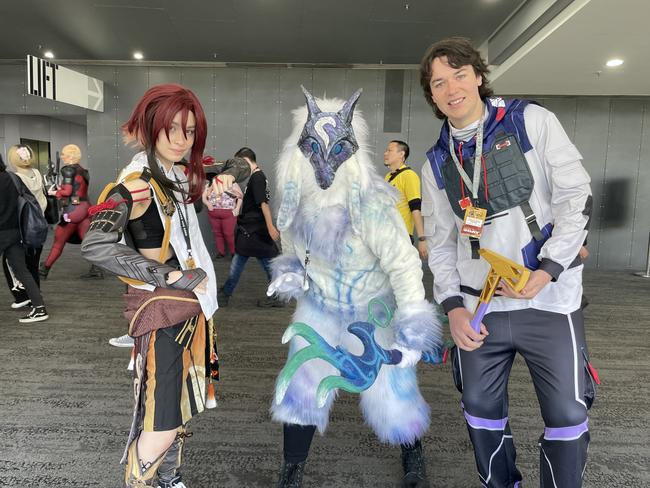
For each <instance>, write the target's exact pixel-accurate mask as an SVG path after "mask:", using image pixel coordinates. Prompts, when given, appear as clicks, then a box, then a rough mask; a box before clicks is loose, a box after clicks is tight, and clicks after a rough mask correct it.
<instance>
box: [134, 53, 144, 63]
mask: <svg viewBox="0 0 650 488" xmlns="http://www.w3.org/2000/svg"><path fill="white" fill-rule="evenodd" d="M133 58H134V59H137V60H138V61H139V60H141V59H144V54H142V53H141V52H140V51H136V52H134V53H133Z"/></svg>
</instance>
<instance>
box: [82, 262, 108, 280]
mask: <svg viewBox="0 0 650 488" xmlns="http://www.w3.org/2000/svg"><path fill="white" fill-rule="evenodd" d="M79 278H81V279H82V280H91V279H95V278H99V279H102V280H103V279H104V272H103V271H102V270H101V269H99V268H98V267H97V266H95V265H94V264H91V265H90V269H88V272H87V273H84V274H82V275H81V276H79Z"/></svg>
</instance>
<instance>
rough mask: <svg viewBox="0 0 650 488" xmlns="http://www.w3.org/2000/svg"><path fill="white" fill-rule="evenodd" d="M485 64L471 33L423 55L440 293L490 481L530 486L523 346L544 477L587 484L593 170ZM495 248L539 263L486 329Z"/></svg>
mask: <svg viewBox="0 0 650 488" xmlns="http://www.w3.org/2000/svg"><path fill="white" fill-rule="evenodd" d="M487 73H488V70H487V66H486V64H485V62H484V61H483V60H482V59H481V56H480V53H478V51H476V50H475V49H474V48H473V47H472V45H471V44H470V42H469V40H467V39H463V38H450V39H445V40H442V41H440V42H438V43H436V44H434V45H432V46H431V47H430V48H429V49H428V51H427V52H426V54H425V56H424V58H423V60H422V64H421V67H420V74H421V80H420V81H421V84H422V88H423V90H424V95H425V98H426V100H427V102H428V103H429V104H430V105H431V106H432V108H433V109H434V112H435V113H436V116H437V117H438V118H440V119H443V120H444V124H443V127H442V129H441V133H440V137H439V139H438V141H437V142H436V143H435V145H434V146H433V147H432V148H431V149H430V150H429V151H428V153H427V157H428V162H427V163H425V165H424V168H423V171H422V214H423V216H424V230H425V236H426V238H427V245H428V249H429V266H430V268H431V271H432V272H433V274H434V296H435V299H436V301H437V302H438V303H440V304H441V306H442V307H443V309H444V311H445V312H446V313H447V314H448V316H449V324H450V330H451V335H452V337H453V339H454V341H455V343H456V345H457V346H458V347H457V348H456V351H455V352H454V354H453V362H454V370H455V375H454V378H455V380H456V386H457V387H458V389H459V390H460V391H461V392H462V406H463V410H464V415H465V419H466V421H467V426H468V430H469V435H470V439H471V441H472V444H473V446H474V453H475V457H476V464H477V468H478V471H479V477H480V480H481V483H482V485H483V486H486V487H518V486H520V484H521V480H522V476H521V474H520V472H519V471H518V469H517V467H516V465H515V447H514V443H513V440H512V435H511V433H510V427H509V423H508V393H507V385H508V377H509V373H510V368H511V366H512V362H513V360H514V356H515V354H516V353H520V354H521V355H522V356H523V357H524V359H525V360H526V363H527V365H528V368H529V371H530V374H531V377H532V380H533V384H534V386H535V389H536V393H537V397H538V399H539V403H540V408H541V412H542V417H543V419H544V423H545V429H544V434H543V435H542V436H541V439H540V470H541V472H540V479H541V486H542V487H579V486H581V485H582V476H583V473H584V468H585V465H586V460H587V446H588V443H589V431H588V427H587V410H588V408H589V407H590V406H591V402H592V401H593V399H594V384H593V378H592V376H591V375H592V373H594V371H593V370H592V368H591V365H590V364H589V361H588V354H587V347H586V343H585V335H584V327H583V317H582V312H581V310H580V298H581V295H582V268H583V266H582V264H581V261H580V259H579V258H578V253H579V251H580V248H581V246H582V244H583V242H584V240H585V238H586V235H587V224H588V221H589V215H590V210H591V202H592V198H591V190H590V187H589V182H590V178H589V175H588V174H587V172H586V171H585V169H584V168H583V166H582V164H581V159H582V157H581V155H580V153H579V152H578V150H577V149H576V148H575V146H574V145H573V144H572V143H571V141H570V140H569V139H568V137H567V135H566V133H565V132H564V130H563V129H562V126H561V125H560V123H559V122H558V120H557V118H556V117H555V115H554V114H553V113H551V112H549V111H548V110H546V109H544V108H542V107H540V106H539V105H536V104H534V103H531V102H528V101H524V100H508V101H505V100H503V99H500V98H490V97H491V96H492V90H491V89H490V87H489V85H488V81H487V78H486V75H487ZM480 248H486V249H490V250H493V251H495V252H497V253H499V254H501V255H503V256H505V257H507V258H509V259H511V260H513V261H515V262H517V263H520V264H523V265H525V266H526V267H528V268H529V269H530V270H531V276H530V279H529V281H528V282H527V284H526V286H525V287H524V289H523V290H522V291H521V292H520V293H518V292H515V291H514V290H512V289H511V288H509V287H508V286H507V285H506V284H505V283H501V284H500V285H499V287H498V289H497V293H496V294H497V295H498V296H496V297H495V298H494V299H493V300H492V303H491V304H490V310H489V313H488V314H487V315H486V316H485V318H484V320H483V323H482V324H480V330H479V331H475V330H474V329H473V328H472V327H471V326H470V321H471V319H472V312H471V311H472V310H474V308H475V306H476V303H477V300H478V298H477V297H478V295H479V294H480V291H481V290H480V289H481V287H482V285H483V281H484V280H485V277H486V275H487V272H488V269H489V265H488V264H487V263H486V262H485V261H483V260H481V259H479V254H478V250H479V249H480Z"/></svg>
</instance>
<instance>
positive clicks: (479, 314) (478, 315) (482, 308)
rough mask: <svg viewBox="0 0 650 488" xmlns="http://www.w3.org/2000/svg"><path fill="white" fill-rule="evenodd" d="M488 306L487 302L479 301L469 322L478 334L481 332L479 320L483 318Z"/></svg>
mask: <svg viewBox="0 0 650 488" xmlns="http://www.w3.org/2000/svg"><path fill="white" fill-rule="evenodd" d="M489 306H490V304H489V303H483V302H479V306H478V308H477V309H476V312H475V313H474V317H473V318H472V321H471V322H470V323H469V325H471V326H472V329H474V330H475V331H476V332H478V333H479V334H480V332H481V321H482V320H483V317H485V314H486V313H487V310H488V307H489Z"/></svg>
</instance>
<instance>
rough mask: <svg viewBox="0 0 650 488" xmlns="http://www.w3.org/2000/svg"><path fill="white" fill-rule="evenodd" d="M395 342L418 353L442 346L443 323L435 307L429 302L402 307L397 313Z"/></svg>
mask: <svg viewBox="0 0 650 488" xmlns="http://www.w3.org/2000/svg"><path fill="white" fill-rule="evenodd" d="M392 326H393V328H394V330H395V342H397V343H398V344H399V345H400V346H404V347H407V348H409V349H416V350H418V351H430V350H432V349H434V348H437V347H440V346H441V345H442V323H441V321H440V319H439V317H438V312H437V311H436V309H435V307H434V306H433V305H432V304H431V303H430V302H428V301H427V300H422V301H418V302H412V303H407V304H404V305H402V306H401V307H399V308H398V309H397V311H396V312H395V316H394V317H393V324H392Z"/></svg>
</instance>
